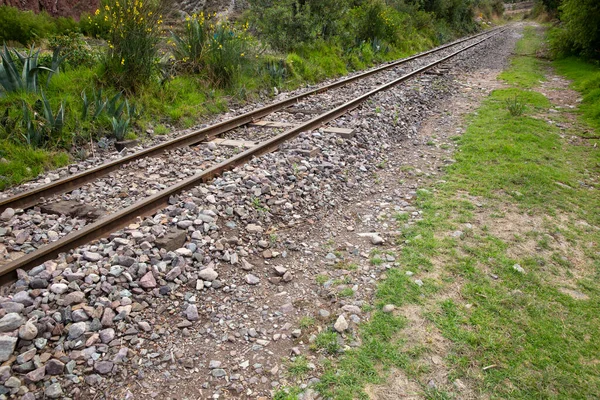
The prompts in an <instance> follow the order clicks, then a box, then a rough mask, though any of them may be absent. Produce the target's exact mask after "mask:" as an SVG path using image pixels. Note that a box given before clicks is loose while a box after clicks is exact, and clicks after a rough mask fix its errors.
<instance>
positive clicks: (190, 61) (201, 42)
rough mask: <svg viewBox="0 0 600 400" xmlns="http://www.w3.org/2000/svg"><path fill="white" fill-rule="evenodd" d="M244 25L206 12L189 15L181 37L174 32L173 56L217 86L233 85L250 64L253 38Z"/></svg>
mask: <svg viewBox="0 0 600 400" xmlns="http://www.w3.org/2000/svg"><path fill="white" fill-rule="evenodd" d="M247 29H248V26H247V25H244V26H242V27H239V26H236V25H235V24H233V23H231V22H229V21H227V20H225V21H216V20H214V19H212V18H210V17H208V18H206V17H205V16H204V14H203V13H200V14H194V15H193V16H192V17H189V18H186V22H185V30H184V34H183V35H182V36H179V35H176V34H174V33H172V34H171V36H172V44H173V47H174V50H173V55H174V56H175V57H176V58H177V59H178V60H179V61H180V62H181V63H183V65H184V66H187V68H186V69H188V70H191V71H194V72H205V73H206V74H207V76H208V77H209V79H210V80H211V81H212V82H213V83H214V84H215V85H216V86H218V87H230V86H231V85H232V84H233V83H234V81H236V80H237V79H238V78H239V77H240V76H241V75H242V73H243V72H244V71H246V70H247V69H248V67H249V66H250V65H251V61H250V60H251V59H252V54H251V53H252V50H253V47H254V46H253V41H252V38H251V37H250V36H249V35H248V34H247V33H246V31H247Z"/></svg>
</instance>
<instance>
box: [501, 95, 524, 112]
mask: <svg viewBox="0 0 600 400" xmlns="http://www.w3.org/2000/svg"><path fill="white" fill-rule="evenodd" d="M504 103H505V104H506V109H507V110H508V112H509V113H510V115H512V116H513V117H520V116H521V115H523V112H524V111H525V103H523V102H522V101H521V99H519V96H517V95H515V96H514V97H510V98H508V99H506V100H504Z"/></svg>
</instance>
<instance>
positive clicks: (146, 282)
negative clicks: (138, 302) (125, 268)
mask: <svg viewBox="0 0 600 400" xmlns="http://www.w3.org/2000/svg"><path fill="white" fill-rule="evenodd" d="M140 286H141V287H143V288H144V289H154V288H155V287H156V279H155V278H154V274H153V273H152V271H148V272H146V274H145V275H144V276H142V278H141V279H140Z"/></svg>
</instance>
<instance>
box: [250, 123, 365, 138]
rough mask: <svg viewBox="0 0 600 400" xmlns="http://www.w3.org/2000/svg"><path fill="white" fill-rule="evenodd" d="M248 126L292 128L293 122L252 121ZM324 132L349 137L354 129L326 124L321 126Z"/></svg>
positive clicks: (352, 134)
mask: <svg viewBox="0 0 600 400" xmlns="http://www.w3.org/2000/svg"><path fill="white" fill-rule="evenodd" d="M249 125H250V126H258V127H263V128H293V127H294V126H296V125H295V124H291V123H289V122H276V121H254V122H252V123H250V124H249ZM323 131H324V132H327V133H335V134H338V135H340V136H341V137H343V138H351V137H353V136H354V129H348V128H335V127H329V126H326V127H324V128H323Z"/></svg>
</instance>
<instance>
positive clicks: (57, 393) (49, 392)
mask: <svg viewBox="0 0 600 400" xmlns="http://www.w3.org/2000/svg"><path fill="white" fill-rule="evenodd" d="M44 394H45V395H46V397H49V398H51V399H59V398H61V397H62V395H63V390H62V387H61V386H60V383H53V384H51V385H50V386H48V387H47V388H46V391H45V392H44Z"/></svg>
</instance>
